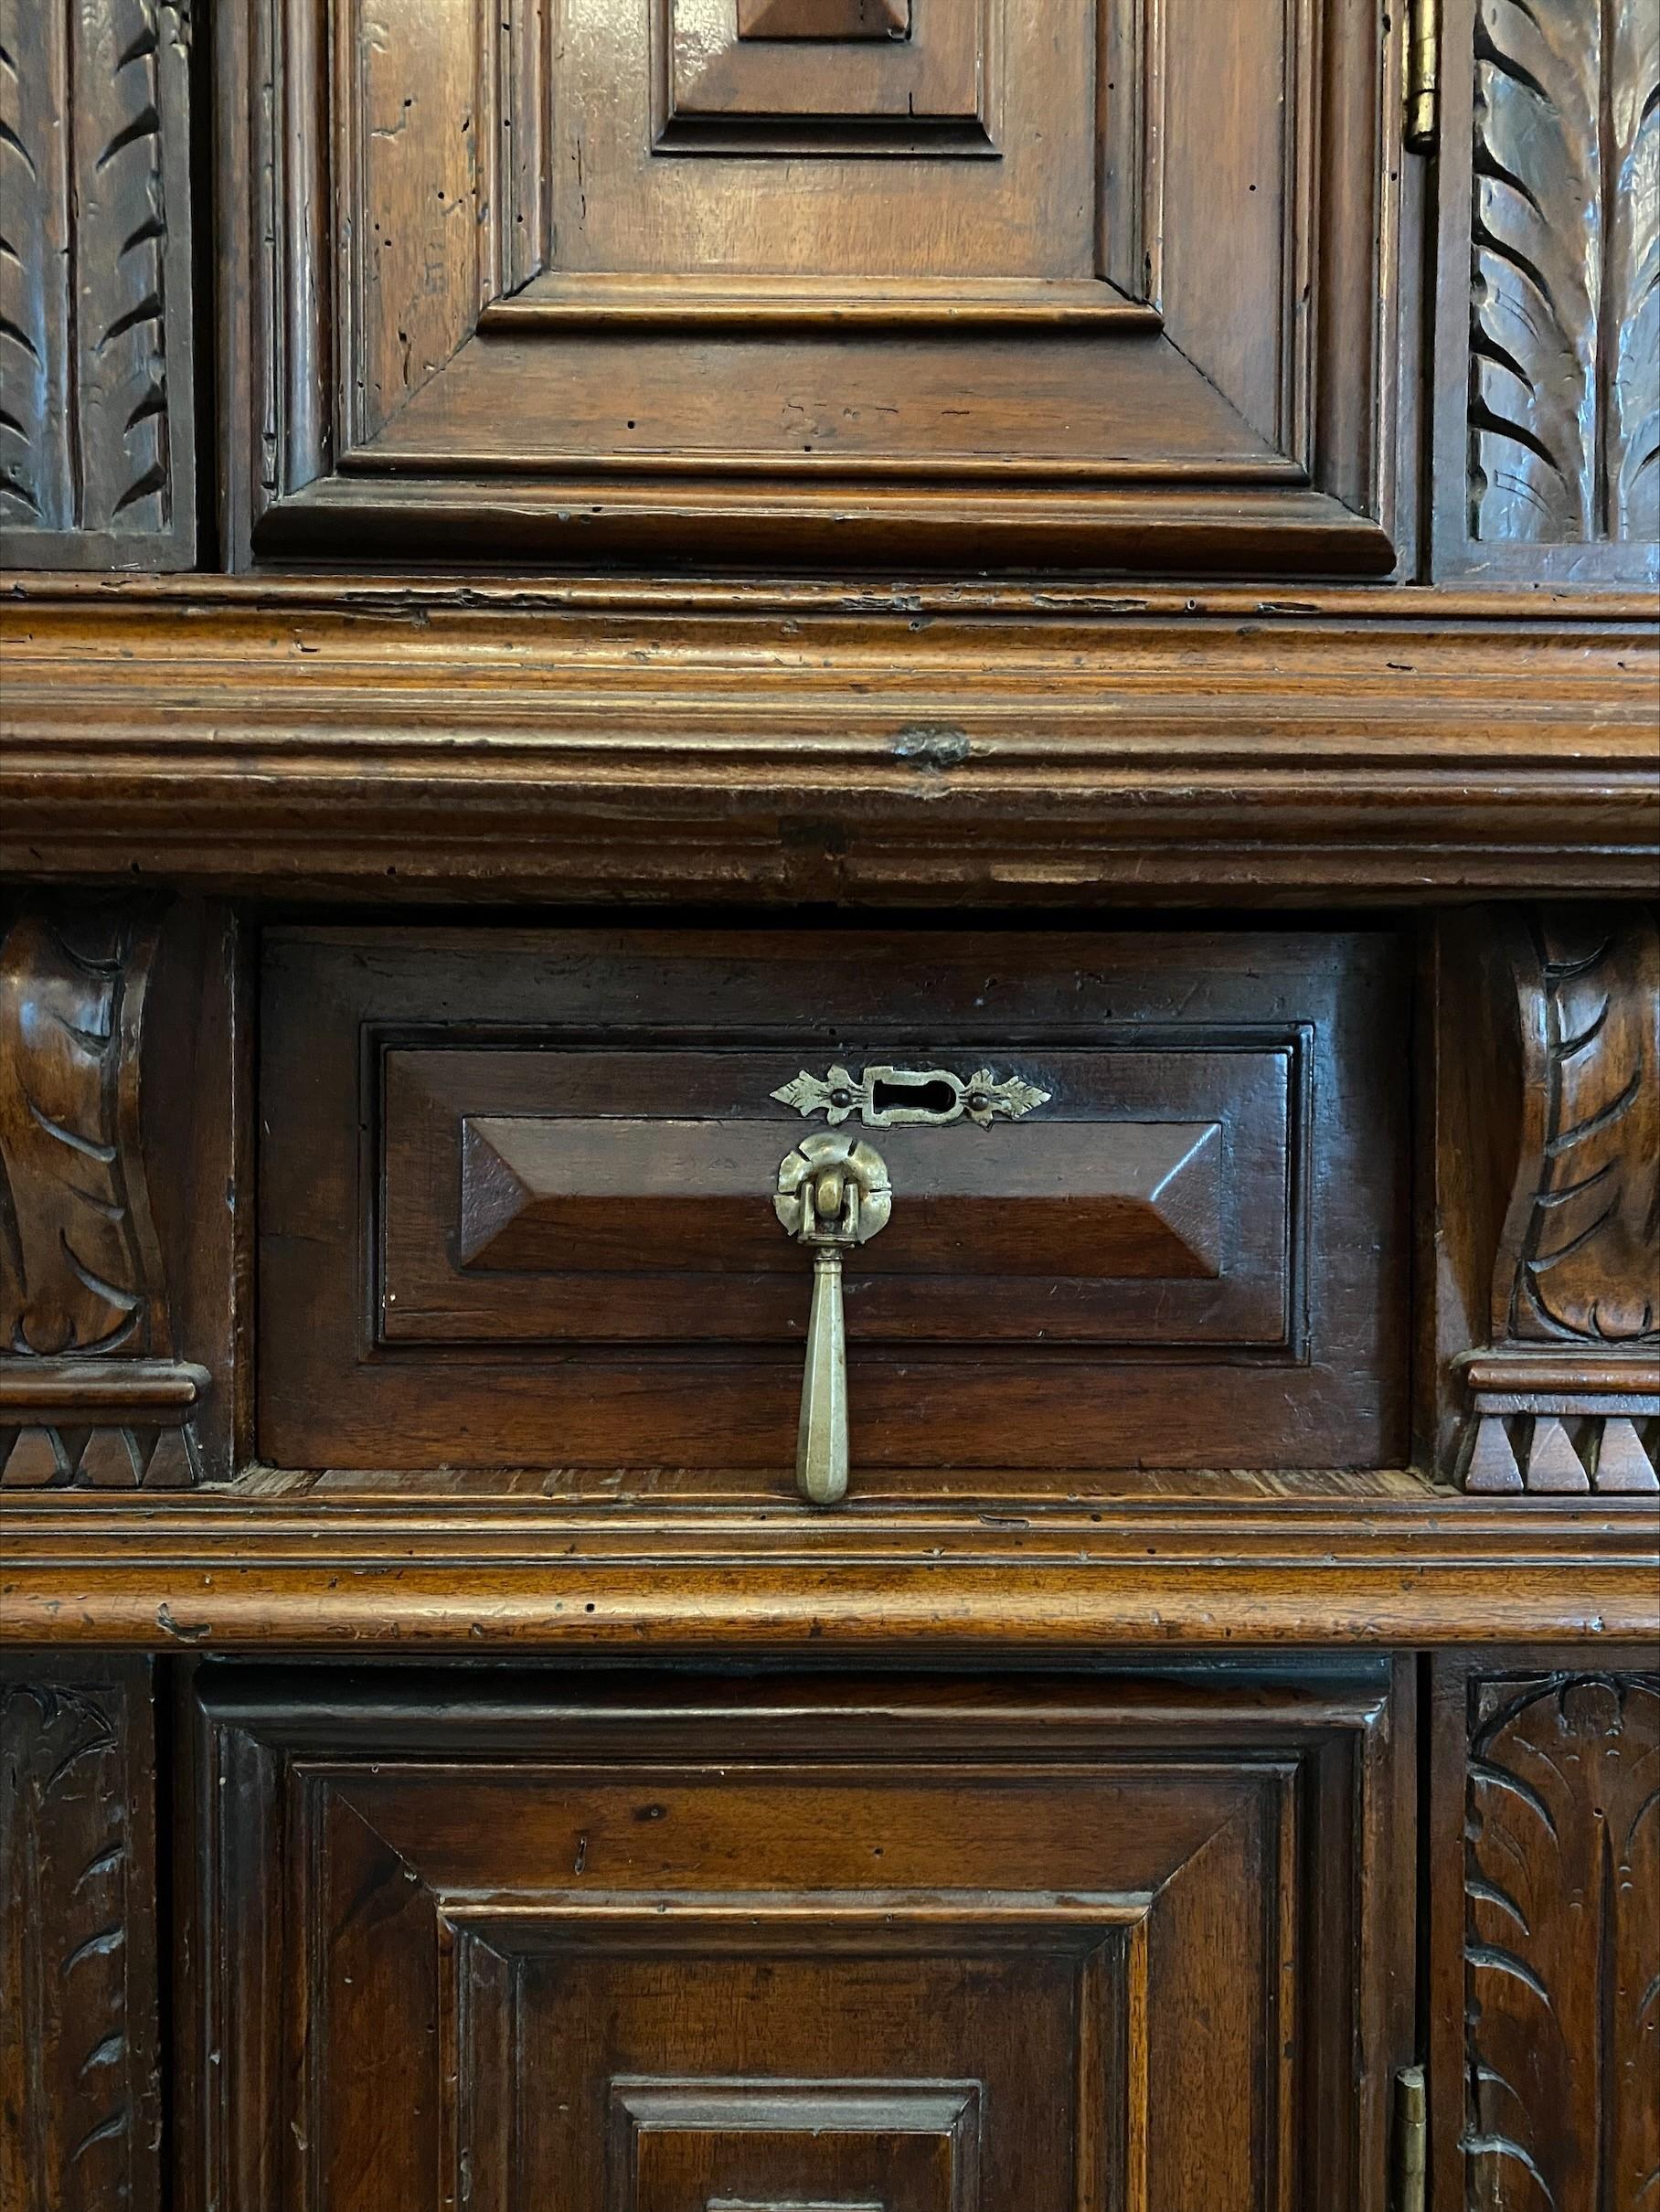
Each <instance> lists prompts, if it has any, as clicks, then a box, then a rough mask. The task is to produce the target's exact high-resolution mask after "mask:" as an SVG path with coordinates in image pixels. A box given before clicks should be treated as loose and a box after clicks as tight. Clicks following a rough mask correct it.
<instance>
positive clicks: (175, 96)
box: [0, 0, 195, 567]
mask: <svg viewBox="0 0 1660 2212" xmlns="http://www.w3.org/2000/svg"><path fill="white" fill-rule="evenodd" d="M187 23H188V9H187V7H186V6H184V5H180V4H179V0H94V4H93V5H84V4H82V5H72V4H71V0H0V208H3V210H4V212H3V214H0V241H3V243H0V363H3V364H4V367H5V401H4V404H3V405H0V524H4V526H5V530H6V533H7V537H8V540H9V544H8V548H7V550H8V556H9V557H10V558H15V559H16V560H18V561H22V562H27V563H29V564H31V565H37V566H48V565H59V566H63V565H69V566H77V565H79V566H97V567H104V566H111V565H113V566H129V567H132V566H154V567H166V566H170V565H171V566H179V565H185V564H186V563H187V562H188V560H189V558H190V556H191V549H192V547H193V543H194V516H193V512H192V510H193V506H194V499H195V476H194V462H193V454H192V451H191V448H192V440H193V423H194V406H193V395H192V390H191V382H192V369H191V362H190V305H189V282H190V250H189V237H190V221H189V204H188V203H189V190H188V146H189V138H188V118H187V113H186V86H187V81H188V75H189V65H188V57H187V52H186V31H187ZM71 95H72V96H71Z"/></svg>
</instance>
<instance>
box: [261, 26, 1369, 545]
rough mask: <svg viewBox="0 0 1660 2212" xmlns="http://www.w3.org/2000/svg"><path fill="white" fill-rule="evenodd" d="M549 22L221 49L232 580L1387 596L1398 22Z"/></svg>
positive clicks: (386, 30) (279, 40) (364, 31)
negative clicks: (850, 582)
mask: <svg viewBox="0 0 1660 2212" xmlns="http://www.w3.org/2000/svg"><path fill="white" fill-rule="evenodd" d="M901 16H902V20H901ZM548 20H549V18H548V13H547V11H546V9H545V7H544V5H542V0H514V5H510V6H507V7H505V8H498V7H496V6H494V5H487V6H481V5H479V0H443V4H442V5H435V6H428V7H423V8H421V9H420V10H418V11H411V10H408V9H388V8H387V7H385V6H384V5H379V4H378V0H353V5H350V6H345V7H340V8H335V9H332V10H330V9H325V8H324V7H323V6H322V5H321V4H320V0H259V5H257V6H255V7H253V8H252V9H251V10H250V11H247V12H246V14H244V13H242V12H239V11H231V12H229V14H227V15H226V16H224V17H222V18H221V19H220V24H219V31H218V102H219V115H220V121H221V126H222V143H221V166H220V172H219V180H220V187H221V189H220V198H221V202H222V210H221V226H220V253H221V260H222V264H223V266H224V268H225V269H226V270H227V271H228V272H229V275H230V279H231V282H230V284H229V288H228V294H227V315H226V319H225V326H224V343H225V351H224V360H223V368H224V375H223V378H222V384H223V406H224V421H225V430H226V445H227V456H228V462H229V485H228V492H227V543H228V546H229V548H230V549H231V551H232V553H233V555H234V557H235V558H237V559H238V560H239V561H243V562H245V561H247V560H249V559H250V558H257V557H259V556H261V555H264V554H271V555H280V556H287V555H292V554H294V553H302V554H303V553H316V552H318V551H322V550H326V551H327V552H328V553H329V555H330V556H331V557H337V556H338V555H339V553H340V552H341V551H342V550H345V549H349V548H357V549H359V550H362V551H365V552H370V553H373V554H375V555H377V556H378V555H380V554H382V553H384V552H386V551H388V549H391V548H394V547H395V548H396V549H397V550H398V552H399V554H400V555H401V556H403V557H406V558H407V557H410V556H414V557H417V558H426V557H430V556H431V555H433V554H436V553H440V552H442V554H443V555H444V556H445V557H446V558H452V557H453V556H454V554H455V552H456V550H457V549H458V548H464V550H465V552H466V554H467V556H468V557H469V558H484V559H486V560H500V559H514V558H524V557H527V556H531V557H545V556H546V555H547V554H548V553H549V552H555V553H559V554H560V555H562V556H568V557H569V556H573V555H574V556H575V557H576V558H593V557H610V556H612V555H622V556H624V557H627V558H635V557H648V558H649V557H667V558H684V557H686V555H688V554H689V555H692V556H693V557H695V558H697V559H698V560H699V561H707V560H708V558H710V556H711V555H714V556H716V557H722V556H724V557H734V556H736V557H739V558H763V559H765V560H768V561H784V562H787V563H797V564H799V563H803V562H804V563H808V564H812V565H822V563H823V561H824V559H825V546H826V544H827V543H832V542H833V544H834V547H835V557H834V558H836V559H837V560H838V561H841V562H846V561H848V560H851V561H854V562H858V563H868V562H871V561H878V562H890V561H893V560H896V559H897V560H901V561H904V562H907V563H917V564H922V565H931V566H936V567H937V566H946V567H961V566H963V564H965V563H974V564H978V565H984V563H985V562H987V561H992V560H997V559H1002V558H1010V559H1016V560H1021V561H1030V560H1031V559H1034V558H1036V559H1039V560H1042V561H1045V562H1049V563H1059V564H1063V565H1064V564H1070V563H1076V562H1079V561H1087V562H1089V563H1090V564H1091V565H1094V566H1099V565H1100V564H1101V562H1102V561H1106V562H1108V563H1110V564H1112V565H1127V564H1130V563H1133V564H1134V565H1135V566H1137V567H1139V568H1142V569H1145V568H1147V567H1148V566H1153V567H1155V568H1169V567H1176V568H1182V569H1195V568H1197V569H1217V568H1222V569H1237V568H1239V567H1240V566H1246V567H1250V568H1255V569H1263V570H1266V571H1269V572H1284V571H1287V570H1290V571H1295V572H1300V573H1320V572H1322V571H1330V572H1335V573H1353V572H1356V571H1360V572H1367V573H1376V572H1378V571H1381V570H1385V569H1388V568H1389V566H1390V565H1391V562H1392V560H1393V558H1394V555H1393V550H1392V547H1391V541H1390V537H1389V505H1390V501H1389V484H1388V480H1389V475H1390V472H1391V468H1392V461H1391V452H1392V447H1391V429H1390V421H1389V417H1390V411H1391V410H1390V403H1389V393H1390V391H1391V389H1392V384H1393V373H1394V372H1393V364H1392V345H1393V339H1392V335H1391V334H1392V331H1393V327H1394V325H1393V318H1392V315H1391V314H1390V313H1389V307H1388V303H1389V302H1390V301H1392V300H1393V298H1394V296H1395V291H1396V282H1397V251H1398V237H1397V233H1398V228H1399V218H1398V210H1397V181H1396V180H1397V177H1398V173H1399V164H1398V145H1399V140H1398V131H1397V118H1396V115H1395V109H1394V102H1393V101H1392V100H1391V99H1390V97H1389V90H1388V88H1389V84H1390V82H1391V70H1392V69H1393V67H1394V58H1395V48H1396V43H1397V39H1398V36H1399V34H1398V32H1397V31H1396V30H1394V29H1390V30H1389V32H1388V33H1387V35H1386V37H1384V38H1383V40H1382V41H1381V43H1380V42H1379V40H1378V37H1377V36H1376V32H1375V27H1373V26H1372V25H1371V24H1370V23H1369V22H1367V21H1363V20H1362V16H1361V13H1360V12H1359V11H1350V10H1343V11H1339V12H1338V13H1336V14H1335V15H1333V16H1330V17H1329V18H1328V19H1325V20H1324V21H1322V22H1319V23H1317V22H1316V17H1315V12H1314V10H1312V9H1311V8H1309V7H1307V6H1304V5H1296V6H1292V7H1282V5H1280V4H1279V0H1248V4H1247V5H1239V6H1221V5H1217V0H1165V4H1164V5H1161V6H1159V7H1157V8H1154V7H1152V6H1150V5H1148V6H1144V5H1140V4H1139V0H1100V4H1099V5H1097V4H1096V0H1042V4H1041V5H1040V4H1039V0H1008V5H1002V4H1001V0H998V4H997V5H993V4H992V0H977V4H976V5H968V4H967V0H909V5H907V6H906V7H905V8H904V9H903V10H902V11H901V12H900V16H896V15H895V14H894V11H892V10H889V9H882V10H877V9H865V8H855V9H852V10H849V9H847V8H845V7H844V8H835V9H831V10H829V11H825V10H823V9H814V8H806V9H801V8H794V7H788V8H782V9H780V8H778V7H774V6H768V7H765V8H762V9H761V10H760V11H759V12H756V11H753V10H750V9H748V8H747V7H746V9H745V11H744V12H743V13H742V14H741V16H740V11H739V9H738V7H737V5H736V0H654V4H653V5H651V6H649V7H646V6H633V5H622V4H621V0H579V4H578V5H572V6H569V7H568V8H566V9H565V10H564V11H563V12H562V13H561V15H560V18H559V35H558V37H557V38H553V37H549V36H548ZM872 27H874V31H875V35H874V36H873V35H871V32H872ZM1166 53H1180V54H1181V55H1183V56H1184V57H1185V61H1184V65H1183V66H1182V67H1181V68H1176V67H1174V66H1169V65H1167V63H1166V59H1165V56H1166ZM458 119H459V127H457V125H458ZM1380 300H1381V301H1383V302H1384V303H1385V307H1384V310H1383V312H1382V313H1381V314H1380V313H1379V307H1378V303H1379V301H1380Z"/></svg>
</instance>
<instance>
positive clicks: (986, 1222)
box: [378, 1007, 1310, 1351]
mask: <svg viewBox="0 0 1660 2212" xmlns="http://www.w3.org/2000/svg"><path fill="white" fill-rule="evenodd" d="M873 1013H874V1014H876V1016H878V1019H879V1015H880V1010H879V1008H874V1007H873ZM883 1026H884V1028H885V1027H886V1026H887V1025H886V1024H884V1025H883ZM805 1030H806V1025H804V1024H803V1035H804V1034H805ZM937 1034H938V1033H936V1032H931V1033H930V1035H931V1038H932V1037H936V1036H937ZM939 1042H940V1045H941V1051H940V1053H939V1055H938V1057H941V1058H944V1059H946V1060H947V1061H948V1062H949V1060H950V1059H951V1058H952V1055H951V1053H950V1052H949V1050H947V1049H945V1047H946V1046H947V1045H948V1044H949V1037H948V1036H947V1037H941V1038H940V1039H939ZM549 1043H550V1044H551V1043H552V1040H549ZM1309 1044H1310V1039H1309V1038H1308V1037H1306V1036H1305V1035H1299V1034H1297V1033H1295V1032H1294V1031H1288V1032H1287V1033H1286V1036H1285V1038H1284V1041H1283V1042H1282V1045H1281V1046H1280V1048H1279V1049H1277V1050H1276V1049H1275V1048H1273V1047H1272V1045H1271V1044H1270V1043H1269V1042H1268V1040H1267V1038H1266V1037H1263V1038H1261V1041H1255V1040H1250V1041H1248V1040H1246V1039H1245V1038H1243V1037H1241V1038H1240V1042H1239V1045H1238V1047H1237V1048H1235V1049H1234V1050H1231V1051H1229V1050H1226V1049H1219V1050H1213V1051H1205V1050H1203V1049H1202V1048H1189V1049H1186V1050H1183V1049H1173V1050H1167V1051H1164V1052H1158V1051H1140V1052H1138V1051H1136V1050H1134V1049H1133V1048H1130V1047H1128V1046H1120V1047H1118V1048H1116V1049H1113V1050H1111V1051H1099V1052H1087V1051H1085V1052H1080V1051H1075V1050H1067V1049H1065V1048H1062V1049H1060V1050H1059V1051H1057V1050H1054V1049H1053V1048H1037V1049H1036V1050H1034V1049H1033V1048H1030V1047H1027V1048H1024V1049H1022V1048H1019V1047H1016V1048H1015V1050H1014V1051H1013V1053H1012V1055H1011V1056H1009V1057H1008V1058H1006V1060H1004V1061H999V1062H998V1066H999V1069H1002V1068H1003V1067H1004V1066H1011V1067H1012V1066H1018V1067H1019V1068H1020V1069H1023V1070H1031V1071H1033V1072H1034V1073H1035V1075H1036V1076H1037V1079H1039V1080H1040V1081H1041V1083H1042V1084H1043V1085H1045V1086H1050V1087H1052V1088H1051V1089H1050V1090H1049V1092H1048V1096H1047V1097H1046V1100H1045V1102H1044V1103H1043V1104H1042V1105H1040V1106H1037V1107H1036V1108H1035V1109H1033V1110H1031V1111H1029V1112H1028V1113H1027V1115H1025V1116H1023V1117H1022V1119H1021V1120H1020V1121H1019V1122H1000V1123H998V1124H996V1125H995V1126H993V1127H991V1128H987V1129H980V1128H978V1127H976V1126H974V1124H973V1123H972V1122H969V1121H967V1120H966V1119H963V1120H962V1121H960V1122H955V1123H953V1124H951V1125H948V1126H946V1127H942V1128H925V1127H924V1128H914V1127H913V1128H903V1127H901V1128H893V1129H877V1130H872V1131H870V1132H869V1133H868V1137H867V1141H868V1142H869V1143H872V1144H874V1145H875V1146H877V1147H878V1150H879V1153H880V1156H881V1158H882V1160H883V1161H884V1162H885V1163H886V1164H887V1167H888V1171H889V1176H890V1178H891V1179H892V1182H893V1187H894V1193H895V1197H894V1205H893V1212H892V1218H891V1219H890V1220H889V1223H888V1224H887V1226H886V1227H885V1228H884V1229H883V1231H882V1233H881V1236H880V1238H879V1239H877V1240H873V1241H872V1242H871V1243H870V1244H869V1245H868V1246H867V1247H866V1248H864V1250H862V1251H861V1252H860V1254H859V1256H858V1258H857V1262H853V1263H850V1264H849V1267H848V1270H847V1301H848V1305H849V1327H850V1329H851V1331H852V1334H853V1335H854V1338H855V1340H856V1341H857V1342H871V1343H877V1342H899V1341H903V1342H910V1343H936V1344H938V1343H946V1344H949V1343H956V1344H960V1345H962V1344H974V1343H979V1344H992V1343H1005V1344H1009V1343H1014V1344H1019V1343H1022V1342H1027V1343H1029V1342H1032V1341H1034V1340H1037V1339H1038V1338H1039V1337H1041V1338H1044V1339H1046V1340H1048V1341H1060V1340H1065V1341H1071V1342H1083V1343H1088V1342H1091V1341H1094V1342H1119V1343H1134V1342H1142V1343H1149V1344H1163V1345H1172V1344H1177V1343H1182V1344H1209V1345H1216V1346H1217V1347H1218V1348H1220V1347H1222V1346H1227V1345H1232V1346H1241V1345H1255V1346H1258V1347H1260V1348H1261V1349H1263V1350H1268V1349H1272V1348H1273V1347H1276V1346H1277V1347H1281V1348H1283V1349H1285V1350H1288V1351H1290V1350H1293V1349H1294V1345H1295V1341H1296V1339H1297V1337H1298V1336H1299V1335H1300V1322H1299V1317H1298V1315H1297V1314H1296V1313H1294V1312H1293V1305H1294V1286H1295V1271H1296V1261H1297V1251H1296V1246H1295V1228H1294V1224H1295V1220H1296V1218H1298V1217H1300V1215H1301V1214H1302V1212H1303V1210H1304V1207H1306V1204H1307V1194H1306V1191H1305V1190H1304V1189H1303V1188H1302V1186H1301V1178H1300V1176H1299V1175H1298V1173H1297V1169H1296V1166H1295V1164H1293V1156H1292V1145H1293V1127H1294V1123H1295V1119H1296V1117H1297V1115H1298V1112H1299V1110H1300V1109H1301V1108H1303V1107H1304V1103H1305V1100H1306V1093H1307V1089H1308V1081H1309V1075H1308V1065H1307V1062H1308V1047H1309ZM802 1057H803V1052H802V1050H801V1049H798V1048H795V1047H793V1046H791V1045H783V1046H780V1047H774V1048H771V1049H768V1048H766V1047H764V1046H761V1047H756V1048H750V1049H748V1050H744V1049H741V1048H740V1049H726V1050H720V1049H715V1050H704V1051H698V1050H696V1049H692V1050H687V1049H684V1048H682V1049H677V1050H676V1049H668V1050H653V1049H651V1048H649V1047H647V1046H644V1045H643V1046H640V1047H636V1048H634V1049H633V1050H632V1051H626V1050H625V1051H606V1050H597V1051H580V1050H578V1051H567V1052H561V1051H559V1050H558V1049H557V1048H552V1049H540V1050H537V1051H534V1052H531V1053H526V1052H524V1051H518V1052H513V1051H505V1052H490V1051H480V1050H468V1049H466V1048H464V1047H463V1048H459V1049H442V1048H441V1049H438V1050H435V1051H420V1050H405V1049H398V1048H393V1049H392V1050H390V1051H389V1052H388V1056H387V1060H386V1064H385V1069H384V1090H383V1096H384V1099H385V1122H384V1133H383V1136H382V1141H381V1159H380V1173H381V1177H382V1189H383V1194H384V1195H383V1197H382V1201H381V1212H380V1222H381V1246H380V1270H381V1291H380V1313H379V1317H378V1335H379V1337H380V1338H381V1340H382V1341H383V1342H387V1343H393V1344H418V1343H422V1342H425V1343H428V1344H442V1343H444V1342H449V1343H458V1342H463V1341H476V1342H480V1343H486V1344H487V1343H491V1342H495V1343H503V1342H528V1343H537V1342H541V1343H548V1342H550V1341H557V1340H559V1339H565V1340H568V1341H572V1342H578V1343H580V1342H584V1341H586V1342H589V1343H593V1342H596V1341H601V1340H603V1339H605V1338H606V1337H608V1336H611V1335H615V1336H619V1337H624V1338H633V1339H638V1340H640V1341H644V1342H652V1341H655V1342H658V1343H682V1344H684V1343H687V1342H697V1341H699V1340H703V1341H716V1342H720V1343H724V1344H728V1345H737V1344H743V1343H761V1342H766V1341H769V1340H771V1341H773V1342H780V1341H782V1342H788V1341H790V1340H792V1339H795V1340H799V1337H800V1335H801V1326H802V1312H801V1286H802V1259H801V1254H800V1251H799V1250H798V1248H797V1247H795V1246H794V1245H793V1243H792V1242H791V1241H790V1239H787V1238H786V1237H785V1236H784V1235H783V1234H782V1231H781V1229H780V1227H779V1223H778V1220H777V1218H776V1216H775V1214H774V1212H773V1208H772V1204H771V1196H772V1192H773V1189H774V1187H775V1184H776V1178H777V1175H778V1170H779V1165H780V1163H781V1162H782V1159H783V1158H784V1156H785V1155H786V1154H788V1153H789V1152H790V1151H791V1150H792V1148H793V1146H794V1145H795V1144H796V1143H799V1141H800V1140H801V1138H802V1137H803V1135H805V1134H806V1133H808V1132H809V1131H810V1130H812V1129H814V1128H817V1129H821V1130H822V1129H823V1128H824V1127H825V1122H824V1119H823V1117H822V1116H815V1117H814V1119H812V1120H810V1121H803V1119H802V1117H801V1116H800V1115H799V1114H798V1113H796V1112H794V1111H792V1109H791V1108H790V1107H788V1106H786V1105H783V1104H781V1103H780V1101H778V1099H777V1096H776V1091H777V1090H778V1088H779V1087H781V1086H782V1085H787V1084H788V1083H789V1082H790V1080H791V1079H792V1078H793V1077H794V1075H795V1073H796V1071H797V1069H799V1068H800V1066H801V1060H802ZM934 1057H935V1055H934V1054H933V1052H932V1051H931V1053H930V1055H929V1064H930V1065H931V1064H932V1061H933V1058H934ZM955 1057H956V1058H958V1059H959V1060H960V1061H961V1064H962V1069H963V1074H964V1075H966V1074H967V1073H968V1071H969V1069H971V1068H972V1067H973V1066H974V1064H975V1062H976V1061H977V1060H978V1059H979V1058H981V1057H983V1055H982V1053H981V1051H980V1049H979V1048H973V1049H970V1050H969V1051H967V1052H966V1053H965V1054H964V1053H958V1054H957V1055H956V1056H955Z"/></svg>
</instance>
